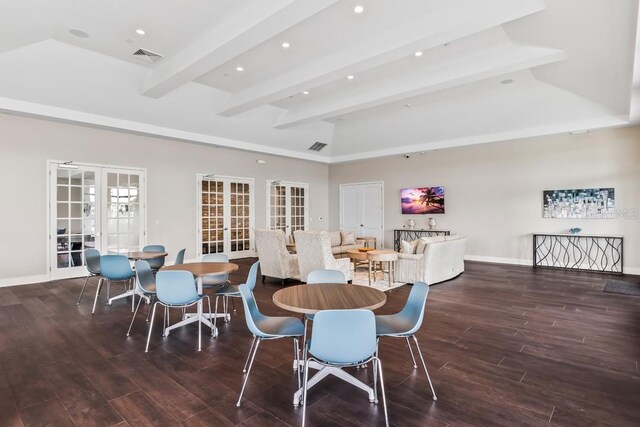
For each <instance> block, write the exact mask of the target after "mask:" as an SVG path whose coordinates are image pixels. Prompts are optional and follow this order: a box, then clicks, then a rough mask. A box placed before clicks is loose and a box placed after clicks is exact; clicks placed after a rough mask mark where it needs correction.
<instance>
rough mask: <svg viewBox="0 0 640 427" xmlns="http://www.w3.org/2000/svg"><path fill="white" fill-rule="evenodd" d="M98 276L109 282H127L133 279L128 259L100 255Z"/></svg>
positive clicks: (122, 256) (121, 256) (119, 256)
mask: <svg viewBox="0 0 640 427" xmlns="http://www.w3.org/2000/svg"><path fill="white" fill-rule="evenodd" d="M100 274H101V275H102V277H105V278H107V279H109V280H127V279H130V278H132V277H133V271H131V265H129V259H128V258H127V257H126V256H124V255H102V256H101V257H100Z"/></svg>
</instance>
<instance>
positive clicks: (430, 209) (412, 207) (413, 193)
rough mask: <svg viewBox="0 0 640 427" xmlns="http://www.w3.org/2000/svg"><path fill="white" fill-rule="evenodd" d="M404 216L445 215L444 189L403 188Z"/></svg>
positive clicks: (401, 193) (401, 194)
mask: <svg viewBox="0 0 640 427" xmlns="http://www.w3.org/2000/svg"><path fill="white" fill-rule="evenodd" d="M400 196H401V198H402V213H403V214H441V213H444V187H421V188H403V189H402V190H401V192H400Z"/></svg>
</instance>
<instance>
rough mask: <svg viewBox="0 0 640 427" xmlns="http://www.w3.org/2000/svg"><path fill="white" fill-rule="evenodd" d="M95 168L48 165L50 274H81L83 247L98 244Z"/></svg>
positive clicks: (63, 275) (59, 276) (58, 276)
mask: <svg viewBox="0 0 640 427" xmlns="http://www.w3.org/2000/svg"><path fill="white" fill-rule="evenodd" d="M97 170H98V169H97V168H93V167H78V168H77V169H68V168H64V167H59V165H57V164H54V165H52V168H51V187H52V188H51V192H50V194H51V210H50V216H51V218H50V219H51V235H52V236H51V242H52V247H51V254H52V259H51V262H50V265H51V276H52V278H63V277H75V276H79V275H82V274H84V271H85V269H84V266H85V265H86V263H85V261H84V256H83V253H84V250H85V249H88V248H94V247H96V245H98V246H99V233H98V231H97V228H96V226H97V224H98V223H99V222H98V218H99V212H98V210H97V209H96V206H97V204H98V194H97V188H98V187H97V186H98V182H97V180H96V176H97Z"/></svg>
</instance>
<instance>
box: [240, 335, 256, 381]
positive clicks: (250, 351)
mask: <svg viewBox="0 0 640 427" xmlns="http://www.w3.org/2000/svg"><path fill="white" fill-rule="evenodd" d="M257 339H258V337H256V336H255V335H254V336H253V341H251V347H250V348H249V354H247V360H246V361H245V362H244V368H242V372H247V365H248V364H249V359H251V353H253V346H254V345H256V340H257Z"/></svg>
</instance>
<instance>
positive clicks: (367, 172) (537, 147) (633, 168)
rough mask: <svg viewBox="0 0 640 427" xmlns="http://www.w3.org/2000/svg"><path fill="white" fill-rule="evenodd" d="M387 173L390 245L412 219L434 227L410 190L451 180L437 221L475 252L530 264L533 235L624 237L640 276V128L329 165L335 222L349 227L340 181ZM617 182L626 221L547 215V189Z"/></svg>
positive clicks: (629, 265) (628, 264)
mask: <svg viewBox="0 0 640 427" xmlns="http://www.w3.org/2000/svg"><path fill="white" fill-rule="evenodd" d="M379 180H381V181H384V189H385V202H384V203H385V229H386V230H385V244H386V246H387V247H391V246H392V245H393V238H392V237H393V234H392V229H393V228H401V227H402V226H403V225H405V224H406V223H407V220H408V219H409V218H414V219H415V221H416V225H417V226H418V227H425V228H426V227H427V217H426V216H420V215H402V214H401V210H400V189H401V188H406V187H414V186H418V187H419V186H440V185H443V186H444V187H445V194H446V202H445V203H446V206H445V210H446V213H445V214H441V215H433V216H434V217H435V218H436V220H437V222H438V227H437V228H447V229H451V231H452V233H460V234H463V235H465V236H467V237H468V246H467V254H468V257H469V259H476V260H485V261H495V262H510V263H522V264H525V263H526V264H530V263H531V257H532V248H531V246H532V244H531V233H532V232H537V231H546V232H566V231H567V230H568V229H569V228H571V227H576V226H577V227H581V228H582V230H583V233H600V234H622V235H624V238H625V241H624V247H625V253H624V262H625V271H627V272H629V273H635V274H640V127H632V128H622V129H609V130H602V131H597V132H593V133H589V134H582V135H573V136H571V135H559V136H551V137H541V138H531V139H526V140H519V141H509V142H503V143H490V144H482V145H475V146H469V147H462V148H455V149H447V150H439V151H429V152H426V153H425V154H423V155H418V154H416V155H411V158H410V159H405V158H403V157H402V156H394V157H389V158H382V159H376V160H367V161H361V162H354V163H346V164H340V165H331V166H330V168H329V182H330V184H329V194H330V197H329V212H330V227H331V228H338V227H339V203H340V202H339V185H340V184H345V183H354V182H365V181H379ZM590 187H614V188H615V190H616V208H617V209H618V210H624V209H626V210H627V211H628V212H632V213H630V214H628V215H627V216H626V217H625V218H623V217H620V218H617V219H607V220H602V219H590V220H571V219H543V218H542V191H543V190H553V189H571V188H590Z"/></svg>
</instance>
